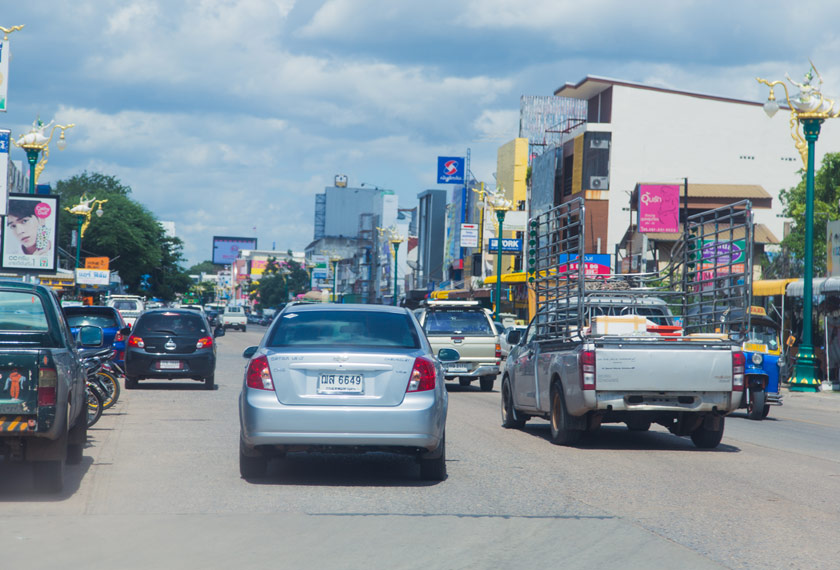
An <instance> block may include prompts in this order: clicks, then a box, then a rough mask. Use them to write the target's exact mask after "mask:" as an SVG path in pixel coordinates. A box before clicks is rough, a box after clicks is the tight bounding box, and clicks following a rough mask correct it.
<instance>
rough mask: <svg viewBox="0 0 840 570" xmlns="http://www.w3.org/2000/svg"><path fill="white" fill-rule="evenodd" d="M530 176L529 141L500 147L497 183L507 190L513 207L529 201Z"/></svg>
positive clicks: (497, 160) (513, 142) (497, 161)
mask: <svg viewBox="0 0 840 570" xmlns="http://www.w3.org/2000/svg"><path fill="white" fill-rule="evenodd" d="M527 175H528V139H522V138H517V139H513V140H512V141H510V142H508V143H505V144H504V145H502V146H501V147H499V151H498V154H497V157H496V182H497V183H498V184H499V185H500V186H501V187H502V188H504V189H505V197H506V198H507V199H509V200H513V207H514V208H517V209H518V208H519V204H520V203H524V202H525V201H526V200H527V199H528V190H527V187H526V183H525V178H526V176H527Z"/></svg>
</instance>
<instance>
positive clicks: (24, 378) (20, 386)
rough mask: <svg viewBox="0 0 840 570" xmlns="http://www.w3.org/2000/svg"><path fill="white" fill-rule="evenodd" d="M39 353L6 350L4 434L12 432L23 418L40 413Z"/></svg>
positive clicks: (1, 395) (0, 367) (0, 406)
mask: <svg viewBox="0 0 840 570" xmlns="http://www.w3.org/2000/svg"><path fill="white" fill-rule="evenodd" d="M38 358H39V353H38V351H37V350H28V351H17V350H3V357H2V360H0V422H2V423H3V426H0V430H8V429H10V428H9V425H10V424H11V423H12V422H13V421H14V419H15V417H17V416H18V415H20V414H35V413H37V411H38Z"/></svg>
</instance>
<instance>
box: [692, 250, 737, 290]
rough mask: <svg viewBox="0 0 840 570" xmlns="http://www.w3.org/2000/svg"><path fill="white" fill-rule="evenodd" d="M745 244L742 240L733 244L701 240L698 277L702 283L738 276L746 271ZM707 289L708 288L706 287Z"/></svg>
mask: <svg viewBox="0 0 840 570" xmlns="http://www.w3.org/2000/svg"><path fill="white" fill-rule="evenodd" d="M746 250H747V243H746V242H745V241H744V240H737V241H733V242H716V241H714V240H708V239H704V240H703V245H702V246H701V249H700V257H701V259H700V261H701V263H700V269H701V270H702V272H701V273H700V274H699V277H700V278H701V279H703V280H704V281H707V280H710V279H715V278H717V277H725V276H726V275H730V274H736V275H737V274H740V273H744V272H745V271H746V266H745V265H744V261H746V258H747V254H746ZM707 287H708V286H707Z"/></svg>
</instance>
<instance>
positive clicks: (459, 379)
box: [458, 376, 470, 386]
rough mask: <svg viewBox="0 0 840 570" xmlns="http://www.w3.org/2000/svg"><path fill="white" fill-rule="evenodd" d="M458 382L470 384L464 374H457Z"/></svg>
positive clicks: (463, 384) (462, 384) (464, 384)
mask: <svg viewBox="0 0 840 570" xmlns="http://www.w3.org/2000/svg"><path fill="white" fill-rule="evenodd" d="M458 384H460V385H461V386H469V385H470V378H469V377H464V376H458Z"/></svg>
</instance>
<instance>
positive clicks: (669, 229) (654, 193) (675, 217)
mask: <svg viewBox="0 0 840 570" xmlns="http://www.w3.org/2000/svg"><path fill="white" fill-rule="evenodd" d="M679 222H680V187H679V186H678V185H676V184H670V185H654V184H641V185H639V231H640V232H642V233H670V234H675V233H678V232H679V231H680V226H679Z"/></svg>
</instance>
